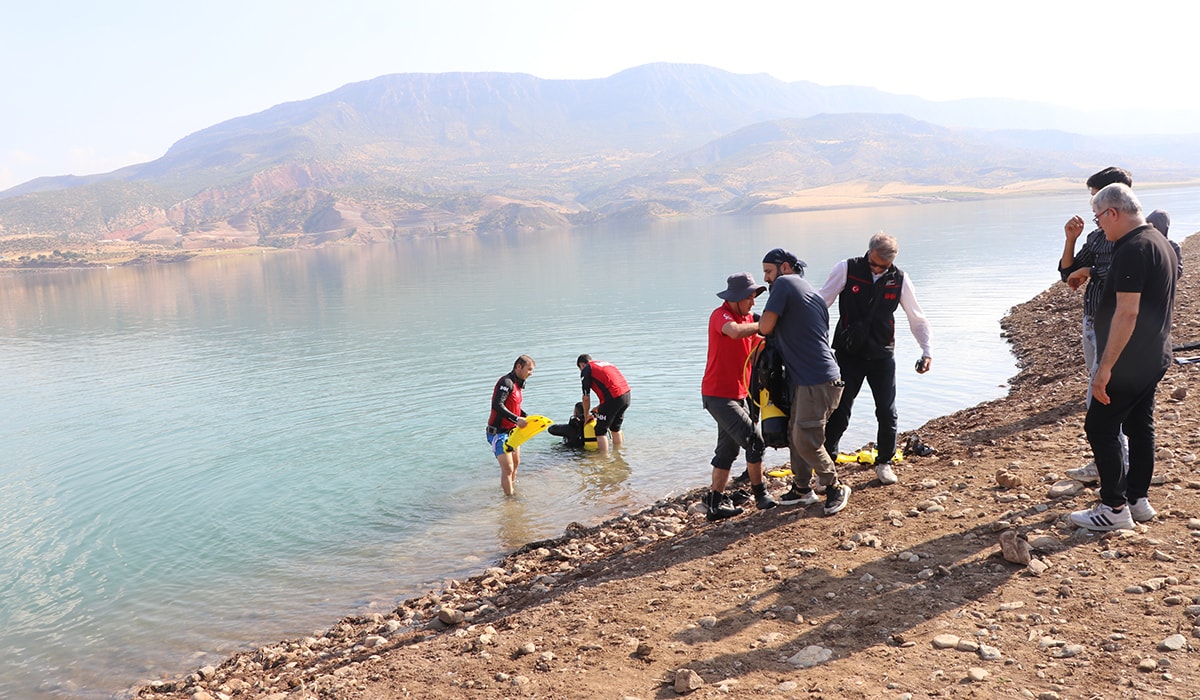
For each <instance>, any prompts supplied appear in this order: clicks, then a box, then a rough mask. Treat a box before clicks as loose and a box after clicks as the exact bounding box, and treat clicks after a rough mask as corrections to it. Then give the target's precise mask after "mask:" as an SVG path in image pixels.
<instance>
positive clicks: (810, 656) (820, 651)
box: [788, 644, 833, 668]
mask: <svg viewBox="0 0 1200 700" xmlns="http://www.w3.org/2000/svg"><path fill="white" fill-rule="evenodd" d="M832 658H833V650H832V649H826V648H825V647H819V646H816V645H815V644H814V645H811V646H807V647H804V648H803V649H801V650H800V651H798V652H796V653H795V654H794V655H792V658H790V659H788V663H789V664H791V665H793V666H795V667H796V668H812V667H813V666H819V665H821V664H823V663H825V662H826V661H828V660H830V659H832Z"/></svg>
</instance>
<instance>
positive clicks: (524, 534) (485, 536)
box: [0, 188, 1200, 698]
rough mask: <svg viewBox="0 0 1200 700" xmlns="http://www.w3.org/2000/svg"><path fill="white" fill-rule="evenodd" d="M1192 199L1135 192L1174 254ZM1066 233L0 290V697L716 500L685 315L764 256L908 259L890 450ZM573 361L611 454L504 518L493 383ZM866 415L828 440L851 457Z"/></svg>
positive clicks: (342, 265)
mask: <svg viewBox="0 0 1200 700" xmlns="http://www.w3.org/2000/svg"><path fill="white" fill-rule="evenodd" d="M1197 195H1200V190H1197V189H1195V188H1190V189H1174V190H1157V191H1155V190H1148V191H1146V192H1144V193H1143V195H1142V196H1143V199H1144V200H1145V201H1146V203H1147V204H1148V205H1150V206H1152V207H1158V208H1164V209H1168V210H1169V211H1171V213H1172V216H1173V219H1174V225H1173V229H1172V230H1173V232H1174V234H1175V235H1173V236H1172V237H1173V238H1176V239H1177V240H1178V239H1181V238H1182V237H1183V234H1185V233H1189V232H1191V231H1195V230H1197V229H1200V197H1198V196H1197ZM1086 210H1087V201H1086V196H1085V195H1084V194H1083V193H1081V194H1080V195H1078V196H1075V195H1062V196H1047V197H1037V198H1025V199H1007V200H997V201H990V202H973V203H954V204H937V205H923V206H908V207H886V208H875V209H863V210H854V211H844V212H814V213H807V214H789V215H776V216H766V217H756V218H715V219H708V220H704V221H677V222H659V223H654V224H646V225H643V224H638V225H628V226H606V227H597V228H591V229H576V230H571V231H553V232H543V233H538V234H530V235H512V236H487V237H480V238H458V239H428V240H418V241H412V242H406V243H401V244H395V245H380V246H372V247H363V248H337V249H332V250H323V251H305V252H294V253H293V252H282V253H276V254H272V255H265V256H264V255H257V254H256V255H249V256H240V257H227V258H221V259H205V260H197V261H194V262H191V263H188V264H180V265H169V266H163V267H144V268H114V269H108V270H82V271H64V272H51V273H38V274H18V275H6V276H0V367H2V368H3V370H2V371H0V397H2V398H3V401H0V447H2V452H0V512H2V513H3V518H2V520H0V601H2V602H3V604H2V605H0V697H22V698H26V697H28V698H40V697H109V696H111V695H113V694H118V693H121V692H122V691H123V690H124V689H126V688H127V687H128V686H130V685H131V684H134V683H137V682H139V681H141V680H143V679H149V678H154V677H157V676H158V675H160V674H163V673H169V674H179V673H184V672H187V671H189V670H191V669H193V668H195V667H198V666H200V665H203V663H209V662H212V661H214V660H217V659H219V658H221V657H223V656H225V655H227V654H229V653H232V652H234V651H238V650H241V649H247V648H253V647H254V646H256V645H261V644H265V643H270V642H273V641H275V640H277V639H282V638H287V637H295V636H300V635H304V634H308V633H311V632H313V631H315V630H320V629H324V628H327V627H328V626H329V625H331V624H332V623H333V622H334V621H336V620H337V619H338V618H340V617H343V616H345V615H348V614H352V613H361V612H367V611H380V612H386V611H388V610H390V609H392V608H393V607H394V606H395V605H396V603H397V601H398V600H400V599H402V598H404V597H407V596H409V595H412V594H414V593H420V592H422V591H424V590H427V589H429V588H434V587H439V586H440V585H441V582H442V581H443V580H445V579H446V578H449V577H458V576H467V575H470V574H471V573H473V572H477V571H479V570H481V569H482V568H483V567H484V566H486V565H487V564H488V563H489V562H490V561H492V560H493V559H494V558H496V557H497V556H499V555H501V554H503V553H505V552H507V551H510V550H512V549H514V548H516V547H518V546H520V545H521V544H523V543H525V542H527V541H531V540H536V539H542V538H546V537H552V536H556V535H558V534H561V532H562V530H563V527H564V526H565V525H566V524H567V523H568V522H571V521H580V522H585V523H595V522H598V521H600V520H602V519H604V518H606V517H609V516H611V515H613V514H615V513H618V512H621V511H625V510H630V509H635V508H638V507H640V506H642V505H645V504H648V503H650V502H653V501H654V500H656V499H658V498H661V497H664V496H667V495H671V494H675V493H679V492H682V491H685V490H688V489H692V488H696V487H698V486H701V485H704V484H706V483H707V481H708V474H709V467H708V460H709V458H710V456H711V450H712V447H713V444H714V438H715V428H714V425H713V423H712V421H711V419H710V418H709V417H708V415H707V414H706V413H705V412H704V411H703V410H702V409H701V407H700V399H699V382H700V375H701V374H702V373H703V368H704V357H705V342H706V338H705V322H706V320H707V316H708V313H709V312H710V311H711V310H712V309H713V308H715V306H716V305H717V302H718V300H717V298H716V297H715V296H714V295H715V292H717V291H719V290H721V289H723V288H724V279H725V277H726V276H727V275H728V274H730V273H733V272H737V271H741V270H748V271H752V272H754V273H755V276H756V277H760V276H761V272H760V264H759V260H760V259H761V257H762V254H763V253H764V252H765V251H766V250H768V249H770V248H772V247H775V246H777V245H783V246H786V247H788V248H790V249H792V250H793V251H795V252H796V253H798V254H799V255H800V256H801V257H802V258H804V259H805V260H807V261H808V263H809V264H810V267H809V277H810V279H811V280H812V281H813V282H814V283H815V284H818V285H819V284H820V282H822V281H823V280H824V277H825V275H826V274H827V272H828V270H829V269H830V267H831V266H832V265H833V264H834V262H835V261H837V260H838V259H841V258H844V257H847V256H851V255H858V254H861V253H862V252H863V250H865V245H866V240H867V238H868V237H869V236H870V234H871V233H873V232H875V231H877V230H879V229H885V230H887V231H889V232H891V233H893V234H895V235H896V236H897V237H898V238H899V240H900V243H901V252H900V257H899V259H898V264H899V265H900V266H901V267H903V268H904V269H905V270H906V271H907V272H908V273H909V274H910V275H911V276H912V279H913V280H914V281H915V282H916V285H917V291H918V295H919V297H920V299H921V301H922V304H923V305H924V307H925V310H926V312H927V314H928V316H929V317H930V320H931V323H932V325H933V332H934V365H933V371H932V372H931V373H930V374H928V375H925V376H922V377H918V376H917V375H916V374H915V373H913V372H912V371H911V370H909V371H902V372H901V374H900V378H899V379H900V387H899V391H900V415H901V428H902V429H911V428H914V427H916V426H918V425H920V424H921V423H922V422H924V421H925V420H928V419H929V418H931V417H933V416H936V415H941V414H945V413H948V412H951V411H954V410H958V409H960V408H963V407H966V406H970V405H974V404H975V403H978V402H980V401H984V400H987V399H991V398H995V397H997V396H1000V395H1002V394H1003V392H1004V384H1005V381H1006V380H1007V378H1008V377H1010V376H1011V375H1013V374H1014V373H1015V372H1016V368H1015V366H1014V363H1013V360H1012V358H1011V356H1010V355H1009V353H1008V352H1007V347H1006V345H1005V344H1004V342H1003V340H1002V339H1001V338H1000V336H999V325H998V322H999V319H1000V317H1001V316H1002V315H1003V314H1004V313H1005V312H1006V311H1007V310H1008V308H1009V307H1011V306H1012V305H1013V304H1016V303H1019V302H1022V301H1025V300H1026V299H1028V298H1030V297H1032V296H1033V295H1034V294H1036V293H1038V292H1039V291H1041V290H1042V289H1044V288H1046V287H1047V286H1048V285H1050V284H1051V283H1053V282H1054V281H1055V280H1056V279H1057V276H1056V274H1055V272H1054V266H1055V260H1056V259H1057V257H1058V255H1059V254H1060V252H1061V248H1062V223H1063V222H1064V221H1065V220H1066V219H1067V218H1068V217H1069V216H1070V215H1071V214H1074V213H1084V212H1086ZM759 309H761V304H760V306H759ZM897 321H898V325H899V326H901V328H900V329H899V333H898V337H899V343H898V347H899V352H898V366H899V367H901V368H908V367H911V366H912V363H913V361H914V360H915V359H916V358H917V356H918V355H919V350H918V348H917V346H916V343H915V341H913V340H912V338H911V335H909V334H908V331H907V328H906V327H905V326H904V320H903V315H902V314H900V315H899V316H898V318H897ZM1063 332H1065V333H1075V332H1076V329H1075V328H1066V329H1063ZM581 352H588V353H591V354H592V355H593V356H594V357H597V358H599V359H605V360H610V361H612V362H614V363H616V364H617V365H618V366H619V367H621V368H622V370H623V371H624V373H625V374H626V376H627V377H628V379H629V381H630V383H631V385H632V386H633V392H634V393H633V406H632V408H631V409H630V413H629V416H628V420H627V424H626V436H627V446H626V448H625V449H624V450H623V451H621V452H620V453H619V454H618V455H616V456H614V457H613V458H610V459H605V458H602V457H600V456H598V455H594V454H587V455H581V454H574V453H571V452H567V451H564V450H562V449H561V448H559V447H558V446H556V445H555V444H554V441H553V440H552V439H550V438H549V437H546V436H542V439H539V438H535V439H534V440H533V441H531V442H530V443H529V444H528V445H527V446H526V447H525V448H523V450H522V453H523V462H522V467H521V474H520V477H519V479H518V490H519V498H518V499H516V500H515V501H508V500H506V499H503V498H502V497H501V496H500V493H499V484H498V470H497V467H496V464H495V461H494V459H492V457H491V455H490V452H489V450H488V447H487V445H486V444H485V442H484V436H483V425H484V421H485V419H486V415H487V404H488V399H489V397H490V392H491V388H492V385H493V383H494V382H495V380H496V378H497V377H499V376H500V375H502V374H504V373H505V372H507V371H508V369H509V368H510V367H511V365H512V360H513V358H515V357H516V356H517V355H518V354H521V353H529V354H530V355H532V356H533V357H534V358H535V359H536V360H537V362H538V365H537V370H536V372H535V373H534V375H533V377H532V378H531V380H530V382H529V385H528V388H527V390H526V408H527V410H529V411H530V412H531V413H544V414H547V415H549V416H551V417H552V418H558V419H565V418H566V416H567V415H568V414H569V412H570V409H571V406H572V405H573V404H574V402H575V401H576V400H578V379H577V375H578V372H577V370H576V368H575V366H574V359H575V357H576V356H577V355H578V354H579V353H581ZM860 401H865V403H860V404H859V408H860V410H859V412H858V414H856V416H855V419H854V421H853V423H852V425H851V430H850V432H849V433H848V434H847V437H846V439H845V441H844V443H843V445H844V446H851V445H856V444H861V443H864V442H866V441H868V440H871V439H872V436H873V433H874V426H873V424H872V423H871V411H870V401H869V397H868V396H867V395H864V396H863V397H862V399H860ZM785 459H786V455H785V454H784V453H781V452H778V453H774V454H769V455H768V458H767V463H768V464H774V463H779V462H782V461H784V460H785ZM901 477H902V478H903V472H902V471H901ZM851 507H853V506H851Z"/></svg>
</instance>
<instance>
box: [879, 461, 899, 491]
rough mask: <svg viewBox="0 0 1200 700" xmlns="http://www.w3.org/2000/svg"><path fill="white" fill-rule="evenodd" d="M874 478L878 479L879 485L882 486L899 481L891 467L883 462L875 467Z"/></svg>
mask: <svg viewBox="0 0 1200 700" xmlns="http://www.w3.org/2000/svg"><path fill="white" fill-rule="evenodd" d="M875 476H877V477H878V478H879V483H881V484H883V485H884V486H890V485H892V484H895V483H897V482H899V481H900V479H898V478H896V472H895V471H893V470H892V465H890V464H888V463H887V462H884V463H882V464H876V465H875Z"/></svg>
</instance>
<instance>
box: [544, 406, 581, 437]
mask: <svg viewBox="0 0 1200 700" xmlns="http://www.w3.org/2000/svg"><path fill="white" fill-rule="evenodd" d="M586 415H587V414H586V413H584V412H583V402H582V401H580V402H576V403H575V415H573V416H571V419H570V420H569V421H567V422H566V423H555V424H554V425H552V426H550V427H549V428H547V429H546V432H548V433H550V434H551V435H554V436H557V437H560V438H562V442H563V444H564V445H566V446H567V447H585V446H586V445H587V439H586V438H584V436H583V426H584V425H585V424H586V421H585V420H584V416H586Z"/></svg>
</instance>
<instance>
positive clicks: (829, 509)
mask: <svg viewBox="0 0 1200 700" xmlns="http://www.w3.org/2000/svg"><path fill="white" fill-rule="evenodd" d="M849 500H850V487H849V486H847V485H845V484H843V483H841V482H838V483H836V484H833V485H832V486H827V487H825V515H833V514H834V513H837V512H839V511H841V510H842V509H843V508H845V507H846V503H847V501H849Z"/></svg>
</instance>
